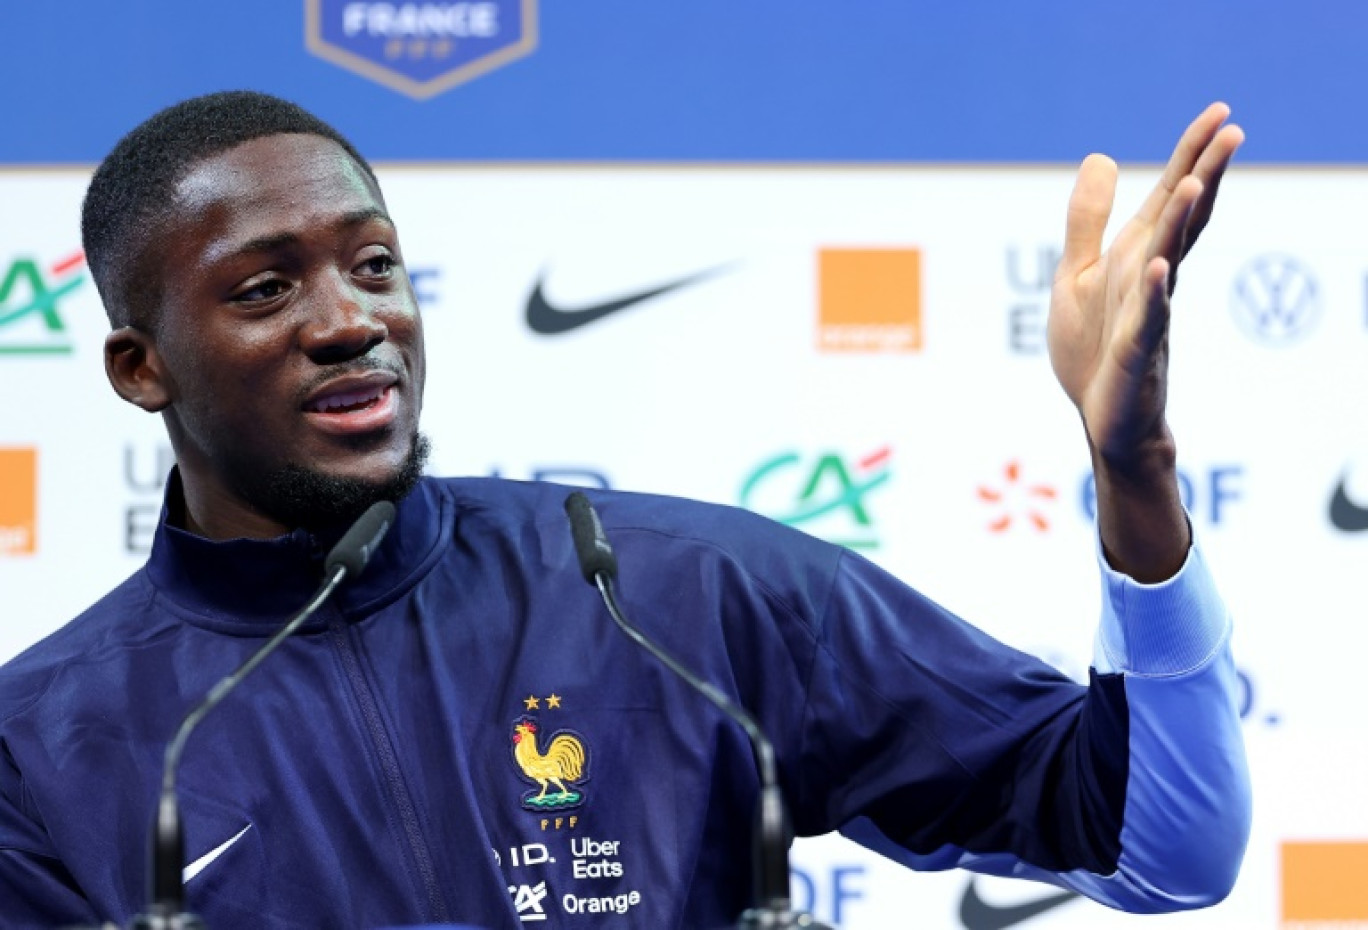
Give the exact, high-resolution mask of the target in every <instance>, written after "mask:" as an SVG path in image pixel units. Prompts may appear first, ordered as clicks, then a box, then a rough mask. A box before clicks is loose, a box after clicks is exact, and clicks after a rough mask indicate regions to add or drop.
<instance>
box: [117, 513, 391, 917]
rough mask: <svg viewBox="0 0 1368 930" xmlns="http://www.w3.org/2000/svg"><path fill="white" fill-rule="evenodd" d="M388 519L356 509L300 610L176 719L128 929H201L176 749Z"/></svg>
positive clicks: (361, 565)
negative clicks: (188, 865) (192, 902)
mask: <svg viewBox="0 0 1368 930" xmlns="http://www.w3.org/2000/svg"><path fill="white" fill-rule="evenodd" d="M393 524H394V505H393V504H391V503H390V502H389V501H379V502H377V503H374V504H372V505H371V506H370V508H369V509H367V510H366V512H365V513H363V514H361V516H360V517H358V518H357V520H356V522H355V523H353V524H352V525H351V528H350V529H348V530H347V532H346V533H344V534H343V535H342V538H341V539H339V540H338V541H337V545H335V546H333V547H332V550H331V551H329V552H328V556H327V559H326V560H325V561H324V563H323V572H324V579H323V583H322V584H321V585H320V586H319V588H318V590H317V591H315V592H314V595H313V597H312V598H310V599H309V602H308V603H307V604H305V605H304V607H303V609H301V610H300V611H299V612H298V613H297V614H295V615H294V616H293V617H291V618H290V620H289V622H287V623H286V624H285V625H284V626H283V627H281V628H280V630H279V631H277V632H276V634H275V635H274V636H272V637H271V638H270V639H268V640H267V641H266V642H265V643H264V644H263V645H262V647H261V648H260V649H258V650H257V651H256V652H254V653H253V654H252V655H251V656H249V657H248V659H247V661H245V662H243V663H242V665H241V666H239V667H238V669H237V671H235V672H233V673H232V674H231V675H228V676H227V677H225V678H223V679H222V680H221V681H219V683H218V684H216V685H214V687H213V688H212V689H210V691H209V694H208V695H206V696H205V698H204V700H202V701H201V702H200V703H199V704H198V705H196V706H195V707H194V709H192V710H191V711H190V713H188V714H186V715H185V719H184V720H183V721H181V725H180V729H179V730H177V731H176V735H175V737H174V738H173V739H172V740H171V742H170V743H169V744H168V745H167V747H166V756H165V760H164V762H163V765H162V785H161V798H160V799H159V801H158V802H157V814H156V819H155V821H154V822H153V824H152V906H151V908H150V910H149V911H148V913H146V914H140V915H138V916H137V917H135V918H134V919H133V923H132V924H131V925H130V926H131V928H132V930H205V923H204V921H203V920H202V919H201V918H199V917H198V916H196V915H194V914H189V913H186V912H185V885H184V883H183V882H182V880H181V874H182V872H183V870H184V868H185V834H184V828H183V827H182V825H181V816H180V805H179V804H178V803H177V801H176V771H177V769H178V768H179V767H180V758H181V754H182V753H183V752H184V751H185V742H186V740H188V739H189V738H190V734H191V733H192V732H193V731H194V729H195V727H197V726H199V723H200V721H201V720H203V719H204V718H205V716H206V715H207V714H208V713H209V712H210V711H211V710H213V709H214V708H215V707H217V706H218V705H219V704H220V703H221V702H222V701H223V699H224V698H226V697H227V696H228V695H229V694H230V693H231V692H232V691H233V689H234V688H236V687H237V686H238V685H239V684H240V683H241V682H242V679H244V678H246V677H247V676H248V675H249V674H250V673H251V672H252V670H253V669H255V668H256V667H257V666H258V665H260V664H261V663H262V661H263V660H264V659H265V658H266V657H267V656H268V655H270V654H271V653H272V652H275V650H276V648H277V647H278V646H279V645H280V644H281V643H283V642H284V641H285V640H286V639H288V638H289V637H290V635H291V634H292V633H294V632H295V630H297V629H299V628H300V626H302V625H303V624H304V621H305V620H308V619H309V618H310V617H312V616H313V615H314V613H315V612H316V611H317V610H318V608H320V607H322V606H323V603H324V602H325V601H327V599H328V598H329V597H330V596H332V593H333V592H334V591H336V590H337V588H338V586H339V585H341V584H342V582H343V581H344V580H346V579H348V578H355V577H356V576H358V575H360V574H361V572H362V571H363V570H364V569H365V567H366V563H368V562H369V561H370V558H371V556H372V555H374V554H375V550H376V549H377V548H378V547H379V545H380V541H381V540H382V539H384V538H385V534H386V533H388V532H389V529H390V527H391V526H392V525H393Z"/></svg>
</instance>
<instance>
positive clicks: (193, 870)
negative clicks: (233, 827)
mask: <svg viewBox="0 0 1368 930" xmlns="http://www.w3.org/2000/svg"><path fill="white" fill-rule="evenodd" d="M250 829H252V825H251V824H250V823H249V824H247V826H245V827H243V828H242V829H241V830H239V831H238V833H237V836H234V837H232V838H231V839H229V840H227V841H226V842H224V843H221V844H219V845H218V846H215V847H214V848H213V849H211V850H209V851H208V852H207V853H205V854H204V855H202V856H200V857H199V858H198V859H196V860H195V861H194V862H192V863H190V864H189V865H187V866H186V867H185V871H184V872H182V873H181V882H182V883H183V884H184V883H188V882H189V881H190V879H192V878H194V877H195V876H196V875H198V874H199V873H201V872H203V871H204V870H205V868H207V867H208V866H209V864H210V863H212V862H213V861H214V860H215V859H217V858H218V857H219V856H221V855H223V854H224V853H225V852H227V851H228V847H229V846H232V845H233V844H234V843H236V842H237V841H238V840H240V839H242V835H243V834H244V833H246V832H247V831H248V830H250Z"/></svg>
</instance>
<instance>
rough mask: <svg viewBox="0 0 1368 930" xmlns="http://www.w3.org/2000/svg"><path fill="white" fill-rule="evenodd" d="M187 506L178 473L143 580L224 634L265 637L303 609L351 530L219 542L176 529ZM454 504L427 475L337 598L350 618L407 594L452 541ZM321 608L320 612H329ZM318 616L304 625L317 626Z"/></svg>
mask: <svg viewBox="0 0 1368 930" xmlns="http://www.w3.org/2000/svg"><path fill="white" fill-rule="evenodd" d="M182 506H183V504H182V498H181V483H180V474H179V472H178V471H176V470H174V469H173V470H172V472H171V477H170V479H169V480H168V481H167V485H166V497H165V500H164V502H163V506H162V514H161V521H160V522H159V523H158V525H157V532H156V535H155V536H154V538H153V542H152V554H151V556H150V557H149V558H148V560H147V567H146V571H147V575H148V578H149V579H150V581H151V582H152V584H153V586H154V587H155V588H156V589H157V592H158V594H159V595H161V597H162V598H163V599H164V600H165V601H167V602H169V604H170V605H172V606H173V607H175V608H177V609H178V610H177V612H178V613H180V614H181V615H182V616H183V617H184V618H185V619H187V620H189V621H190V622H193V623H197V624H199V625H203V626H207V627H211V628H216V629H220V630H222V631H224V632H237V633H243V634H260V635H269V634H271V633H273V632H274V631H275V629H276V628H277V627H278V626H279V625H280V624H281V623H283V622H284V621H285V620H287V619H288V618H289V617H290V616H292V615H293V614H294V613H295V612H296V611H297V610H298V609H299V608H301V607H302V606H303V605H304V604H305V602H306V601H307V600H308V599H309V597H310V596H311V595H312V594H313V593H314V591H315V590H317V588H318V586H319V584H320V583H321V582H322V580H323V561H324V559H325V558H326V556H327V554H328V551H329V549H331V547H332V545H333V544H334V543H335V542H336V541H337V539H338V538H339V537H340V536H341V535H342V533H343V532H345V531H346V529H347V528H346V527H345V526H342V527H340V528H338V529H337V530H336V531H335V532H334V533H330V534H328V533H319V534H315V533H311V532H309V531H308V530H303V529H297V530H294V531H293V532H290V533H287V534H285V535H284V536H277V537H276V538H274V539H266V540H255V539H231V540H225V541H222V542H216V541H213V540H210V539H205V538H204V537H202V536H197V535H195V534H194V533H190V532H187V531H185V530H183V529H179V528H178V527H175V526H172V525H171V522H170V520H169V519H168V516H169V514H171V513H173V512H176V511H178V510H179V509H180V508H181V507H182ZM451 508H452V504H451V501H450V499H449V498H448V497H446V495H443V494H442V493H441V491H440V485H439V483H438V482H436V481H435V480H433V479H431V478H424V479H423V480H422V481H420V482H419V483H418V486H417V487H415V488H414V489H413V491H412V492H410V493H409V495H408V496H407V497H405V498H404V499H403V500H401V501H399V503H398V504H397V508H396V515H395V521H394V526H392V527H391V528H390V531H389V533H388V535H386V537H385V539H384V541H383V542H382V543H381V544H380V547H379V549H378V550H376V552H375V554H374V555H373V556H372V557H371V560H370V563H369V564H368V565H367V566H366V570H365V571H364V572H363V573H362V574H361V576H360V577H359V578H355V579H349V580H347V581H344V582H343V583H342V587H341V588H340V589H339V590H338V591H337V592H336V593H335V594H334V595H333V599H332V600H333V604H334V605H335V607H336V608H337V609H339V610H340V611H341V613H342V615H343V617H345V618H346V619H348V620H355V619H360V618H362V617H364V616H366V615H368V614H369V613H371V612H373V611H375V610H378V609H380V608H381V607H383V606H385V604H388V603H390V602H392V601H394V600H395V599H397V598H398V597H400V596H402V595H403V594H404V593H405V592H407V591H408V590H409V589H411V588H412V587H413V586H414V585H415V584H417V583H418V581H419V580H421V579H422V577H423V576H424V575H425V574H426V573H427V572H428V570H429V569H430V568H431V567H432V565H433V563H435V562H436V560H437V558H438V556H439V554H440V551H441V548H442V546H443V544H444V543H445V542H448V541H449V539H450V532H451V530H450V527H451V524H452V520H451V512H450V511H451ZM328 613H329V611H328V610H327V609H326V608H325V609H324V610H322V611H320V614H321V615H325V616H326V615H327V614H328ZM324 623H325V621H323V620H321V619H317V618H315V620H314V621H311V623H310V624H309V625H308V626H307V627H306V628H313V629H318V628H321V627H322V626H323V625H324Z"/></svg>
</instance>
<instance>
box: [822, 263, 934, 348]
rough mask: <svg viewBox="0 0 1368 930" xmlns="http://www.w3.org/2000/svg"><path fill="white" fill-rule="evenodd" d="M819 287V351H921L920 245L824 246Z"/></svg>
mask: <svg viewBox="0 0 1368 930" xmlns="http://www.w3.org/2000/svg"><path fill="white" fill-rule="evenodd" d="M817 291H818V300H817V306H818V310H817V314H818V319H817V345H818V348H820V349H821V350H822V351H824V352H917V351H920V349H921V347H922V320H921V251H920V250H919V249H822V250H820V251H819V252H818V253H817Z"/></svg>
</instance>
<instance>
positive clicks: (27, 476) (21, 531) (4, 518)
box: [0, 449, 38, 556]
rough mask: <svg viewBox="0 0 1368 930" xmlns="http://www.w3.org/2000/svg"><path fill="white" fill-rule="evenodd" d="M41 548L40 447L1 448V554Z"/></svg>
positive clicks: (29, 551)
mask: <svg viewBox="0 0 1368 930" xmlns="http://www.w3.org/2000/svg"><path fill="white" fill-rule="evenodd" d="M36 551H38V450H37V449H0V556H6V555H33V553H35V552H36Z"/></svg>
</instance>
